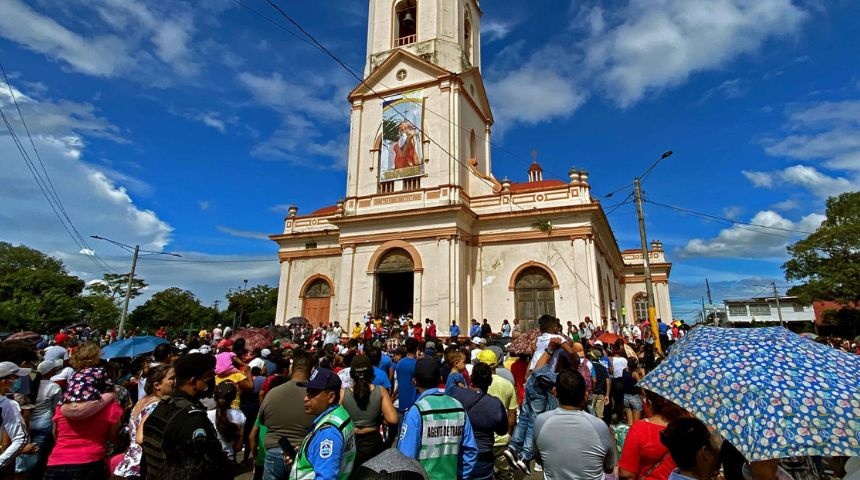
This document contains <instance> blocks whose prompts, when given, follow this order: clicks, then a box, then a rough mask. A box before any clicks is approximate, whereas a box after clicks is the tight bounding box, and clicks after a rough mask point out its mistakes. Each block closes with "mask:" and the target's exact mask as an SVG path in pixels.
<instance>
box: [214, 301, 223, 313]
mask: <svg viewBox="0 0 860 480" xmlns="http://www.w3.org/2000/svg"><path fill="white" fill-rule="evenodd" d="M219 303H221V300H213V301H212V304H213V306H214V307H215V311H216V312H217V311H218V304H219Z"/></svg>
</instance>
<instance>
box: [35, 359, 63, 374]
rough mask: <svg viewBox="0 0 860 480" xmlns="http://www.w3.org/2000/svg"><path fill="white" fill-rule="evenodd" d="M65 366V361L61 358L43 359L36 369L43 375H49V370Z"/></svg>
mask: <svg viewBox="0 0 860 480" xmlns="http://www.w3.org/2000/svg"><path fill="white" fill-rule="evenodd" d="M62 366H63V361H62V360H60V359H55V360H42V362H41V363H40V364H39V366H38V367H36V371H37V372H39V373H40V374H42V375H47V374H48V372H50V371H51V370H53V369H55V368H60V367H62Z"/></svg>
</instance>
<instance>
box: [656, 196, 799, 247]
mask: <svg viewBox="0 0 860 480" xmlns="http://www.w3.org/2000/svg"><path fill="white" fill-rule="evenodd" d="M644 201H646V202H648V203H650V204H653V205H657V206H658V207H663V208H668V209H670V210H675V211H678V212H681V213H686V214H688V215H694V216H697V217H702V218H705V219H711V220H716V221H719V222H724V223H728V224H731V225H735V226H738V228H743V227H741V225H747V226H750V227H755V228H764V229H768V230H779V231H781V232H788V233H794V234H801V235H812V233H813V232H805V231H803V230H794V229H790V228H782V227H774V226H768V225H760V224H757V223H750V222H741V221H739V220H732V219H730V218H725V217H720V216H717V215H712V214H709V213H702V212H696V211H694V210H689V209H686V208H681V207H676V206H674V205H666V204H664V203H659V202H655V201H653V200H644ZM744 230H750V231H753V232H758V230H751V229H744ZM759 233H764V234H768V235H776V234H771V233H768V232H759ZM777 236H781V237H785V238H793V237H794V236H796V235H794V236H787V235H777Z"/></svg>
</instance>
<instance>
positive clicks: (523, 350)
mask: <svg viewBox="0 0 860 480" xmlns="http://www.w3.org/2000/svg"><path fill="white" fill-rule="evenodd" d="M538 336H540V330H538V329H534V330H529V331H528V332H525V333H523V334H522V335H520V336H519V337H517V338H515V339H513V340H511V343H509V344H508V351H509V352H511V353H513V354H514V355H522V354H526V355H531V354H533V353H535V348H537V338H538Z"/></svg>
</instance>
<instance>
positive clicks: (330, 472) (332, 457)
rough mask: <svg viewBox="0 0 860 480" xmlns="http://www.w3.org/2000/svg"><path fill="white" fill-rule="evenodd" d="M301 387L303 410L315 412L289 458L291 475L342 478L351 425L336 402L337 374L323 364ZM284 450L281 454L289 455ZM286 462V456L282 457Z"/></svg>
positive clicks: (348, 467) (351, 447)
mask: <svg viewBox="0 0 860 480" xmlns="http://www.w3.org/2000/svg"><path fill="white" fill-rule="evenodd" d="M298 385H299V386H300V387H304V388H305V389H307V390H306V392H307V393H306V394H305V413H308V414H313V415H317V417H316V418H315V419H314V423H313V425H312V426H311V431H310V433H309V434H308V436H307V437H305V439H304V441H303V442H302V446H301V448H299V451H298V456H297V457H296V459H295V461H294V462H293V469H292V472H291V473H290V478H291V479H296V480H303V479H315V480H335V479H337V480H346V479H347V478H349V476H350V474H352V468H353V461H354V460H355V437H354V434H353V432H354V430H355V427H354V426H353V424H352V419H350V418H349V413H347V411H346V409H344V408H343V407H342V406H341V405H340V387H341V382H340V378H339V377H338V376H337V374H336V373H334V372H332V371H331V370H329V369H327V368H318V369H316V370H314V371H313V372H312V373H311V376H310V378H309V379H308V381H307V382H300V383H299V384H298ZM289 453H292V452H284V455H285V457H288V456H290V455H289ZM284 461H285V462H286V463H290V459H289V458H285V459H284Z"/></svg>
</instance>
